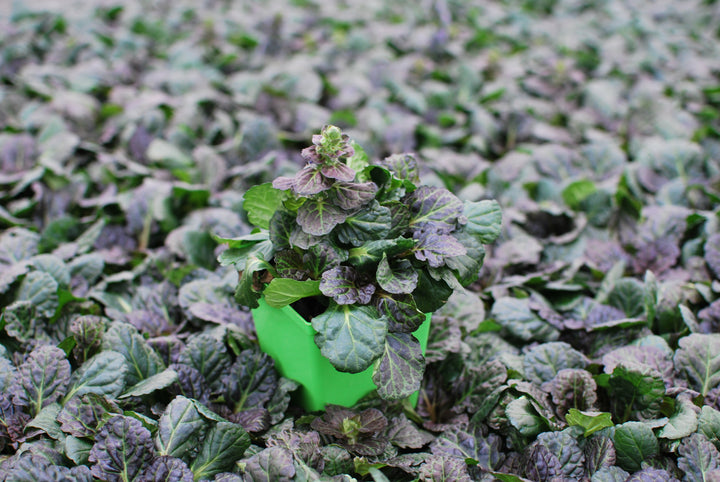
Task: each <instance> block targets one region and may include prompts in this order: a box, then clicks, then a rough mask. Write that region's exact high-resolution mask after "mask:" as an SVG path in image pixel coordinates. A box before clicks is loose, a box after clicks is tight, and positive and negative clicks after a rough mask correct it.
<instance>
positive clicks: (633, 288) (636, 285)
mask: <svg viewBox="0 0 720 482" xmlns="http://www.w3.org/2000/svg"><path fill="white" fill-rule="evenodd" d="M607 302H608V304H609V305H610V306H614V307H615V308H618V309H620V310H622V311H623V312H624V313H625V315H627V317H628V318H634V317H638V316H642V315H643V314H644V313H645V286H644V285H643V284H642V282H640V281H639V280H637V279H635V278H621V279H619V280H617V282H616V283H615V286H613V288H612V290H611V291H610V293H609V294H608V300H607Z"/></svg>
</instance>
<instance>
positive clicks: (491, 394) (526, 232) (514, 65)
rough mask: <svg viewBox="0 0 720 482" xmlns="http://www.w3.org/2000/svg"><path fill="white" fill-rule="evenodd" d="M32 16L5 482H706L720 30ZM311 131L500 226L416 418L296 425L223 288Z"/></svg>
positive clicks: (12, 278) (21, 76)
mask: <svg viewBox="0 0 720 482" xmlns="http://www.w3.org/2000/svg"><path fill="white" fill-rule="evenodd" d="M23 3H24V2H17V4H16V5H15V7H14V8H13V9H12V14H11V15H10V16H8V17H6V18H2V19H0V32H2V34H1V35H0V165H1V170H0V225H1V226H2V232H1V233H0V308H1V310H2V311H1V312H2V317H1V318H0V481H3V482H5V481H8V482H9V481H26V480H27V481H58V480H70V481H72V480H78V481H90V480H105V481H150V480H152V481H155V480H167V481H170V480H173V481H181V480H182V481H185V480H187V481H190V480H218V481H262V480H267V481H282V480H328V481H329V480H334V481H351V480H374V481H385V480H393V481H395V480H397V481H403V480H422V481H467V480H482V481H484V480H487V481H489V480H502V481H516V480H538V481H549V480H556V481H560V480H591V481H593V482H609V481H625V480H628V481H630V480H632V481H668V480H676V479H677V480H687V481H717V480H720V282H719V280H718V277H719V276H720V220H719V219H718V206H719V205H720V31H719V29H718V25H720V5H718V4H717V2H715V1H713V0H706V1H699V0H698V1H695V0H687V1H683V2H677V1H673V0H656V1H629V0H626V1H623V0H607V1H603V2H594V1H590V0H556V1H553V0H542V1H538V2H534V1H520V0H500V1H492V2H490V1H488V2H465V1H460V0H455V1H451V0H436V1H430V0H428V1H420V2H413V1H396V2H385V1H381V0H365V1H363V2H340V1H337V2H334V1H328V2H320V1H315V0H294V1H291V0H284V1H281V0H264V1H239V0H238V1H235V2H232V1H220V0H218V1H211V0H207V1H190V0H184V1H149V0H129V1H122V2H121V1H119V0H102V1H98V2H95V4H94V6H88V5H87V4H86V5H84V6H83V7H81V8H78V6H77V5H74V4H73V3H67V4H65V3H60V2H57V3H55V4H53V5H51V6H52V10H51V11H41V10H33V9H31V8H30V7H28V6H27V5H25V6H23V5H22V4H23ZM39 3H42V2H39ZM87 3H91V2H87ZM474 4H477V5H474ZM29 5H32V2H30V4H29ZM326 124H334V125H337V126H340V127H341V128H342V129H343V130H344V131H345V132H347V133H348V134H349V135H350V136H351V137H352V138H353V139H355V140H356V141H357V142H358V144H359V145H361V146H362V147H363V148H364V150H365V152H366V153H367V155H368V159H369V160H370V162H372V163H375V162H378V163H379V162H382V160H383V159H384V158H385V157H386V156H388V155H391V154H398V153H404V152H412V153H414V154H415V155H416V157H417V159H418V161H419V169H420V174H421V178H422V180H423V183H425V184H428V185H431V186H438V187H444V188H447V189H448V190H450V191H451V192H453V193H454V194H455V195H457V197H458V198H460V199H461V200H463V201H482V200H486V199H496V200H497V201H498V202H499V204H500V206H501V208H502V218H503V224H502V232H501V234H500V237H499V238H498V239H497V241H495V242H494V243H492V244H491V245H488V246H486V257H485V263H484V266H483V268H482V271H481V273H480V280H479V281H478V282H476V283H473V284H472V285H470V286H468V287H467V288H466V289H465V290H463V291H462V292H460V293H458V294H454V295H453V296H452V297H451V298H450V299H449V301H448V302H447V304H446V305H445V306H443V307H442V308H441V309H440V310H439V311H438V312H436V313H435V315H434V316H433V320H432V326H431V333H430V341H429V346H428V350H427V353H426V355H425V359H426V362H427V368H426V370H425V373H424V377H423V382H422V388H421V393H420V397H419V402H418V404H417V406H416V407H413V406H411V405H410V404H408V403H403V402H401V401H394V402H393V401H386V400H380V399H377V398H373V397H370V398H368V399H367V400H363V401H361V402H360V403H359V404H358V405H357V406H355V407H351V408H340V407H333V406H330V407H328V408H327V410H326V411H323V412H315V413H307V412H305V411H303V410H302V409H300V408H299V407H297V406H296V405H295V404H293V403H292V396H293V392H294V391H296V390H297V384H296V383H295V382H293V381H291V380H288V379H285V378H283V377H281V376H279V375H278V374H277V372H276V370H275V368H274V366H273V362H272V359H270V358H269V357H268V356H267V355H264V354H263V353H262V352H261V351H260V350H259V348H258V346H257V343H256V339H255V334H254V328H253V323H252V319H251V317H250V313H249V311H247V310H246V309H245V308H243V307H242V306H241V305H240V304H239V303H238V302H237V301H236V300H235V290H236V287H237V284H238V272H237V270H236V269H235V268H234V267H233V266H224V265H223V263H222V262H221V261H222V259H223V257H222V253H223V250H224V249H225V246H223V243H222V242H220V240H223V239H228V238H236V237H240V236H246V235H248V234H250V233H251V229H252V228H251V224H250V223H249V221H248V219H247V216H246V213H245V211H244V210H243V209H242V204H243V195H244V193H245V192H246V191H247V190H248V189H250V188H251V187H253V186H257V185H259V184H262V183H266V182H270V181H272V180H273V179H274V178H276V177H277V176H278V175H287V176H291V175H293V173H295V172H297V170H298V169H299V168H301V167H302V164H303V162H304V161H303V160H302V158H301V156H300V152H301V150H302V149H303V148H305V147H306V146H308V145H309V144H310V140H311V138H312V136H313V135H314V134H317V133H318V132H319V131H320V129H321V128H322V126H323V125H326ZM218 258H220V261H218Z"/></svg>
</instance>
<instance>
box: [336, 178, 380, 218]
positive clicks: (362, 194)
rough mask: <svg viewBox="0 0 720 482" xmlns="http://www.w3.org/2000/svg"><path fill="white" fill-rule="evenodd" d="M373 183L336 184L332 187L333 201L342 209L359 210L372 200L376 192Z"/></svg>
mask: <svg viewBox="0 0 720 482" xmlns="http://www.w3.org/2000/svg"><path fill="white" fill-rule="evenodd" d="M377 189H378V187H377V185H376V184H375V183H374V182H363V183H357V182H336V183H335V184H334V185H333V191H332V195H333V200H334V202H335V203H336V204H337V205H338V206H340V207H341V208H342V209H345V210H348V211H352V210H355V209H359V208H361V207H363V206H364V205H366V204H367V203H369V202H370V201H372V200H373V198H374V197H375V193H376V192H377Z"/></svg>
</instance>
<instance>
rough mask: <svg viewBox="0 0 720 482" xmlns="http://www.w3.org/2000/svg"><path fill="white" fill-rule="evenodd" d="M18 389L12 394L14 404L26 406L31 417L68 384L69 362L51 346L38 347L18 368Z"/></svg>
mask: <svg viewBox="0 0 720 482" xmlns="http://www.w3.org/2000/svg"><path fill="white" fill-rule="evenodd" d="M18 375H19V381H20V385H22V390H17V391H16V392H15V400H14V403H16V404H18V405H29V406H30V411H31V413H32V414H37V413H38V412H40V410H41V409H42V408H43V407H44V406H46V405H49V404H51V403H53V402H55V401H56V400H57V399H59V398H60V397H61V396H63V395H64V394H65V391H66V390H67V387H68V384H69V383H70V362H69V361H68V360H67V358H66V357H65V352H64V351H62V350H61V349H60V348H57V347H55V346H51V345H42V346H40V347H38V348H36V349H35V350H33V352H32V353H30V356H29V357H28V359H27V360H26V361H25V362H24V363H23V364H22V365H20V368H19V370H18Z"/></svg>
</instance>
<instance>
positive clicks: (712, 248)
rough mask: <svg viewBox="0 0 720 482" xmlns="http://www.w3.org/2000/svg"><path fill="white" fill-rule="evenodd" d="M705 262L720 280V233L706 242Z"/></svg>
mask: <svg viewBox="0 0 720 482" xmlns="http://www.w3.org/2000/svg"><path fill="white" fill-rule="evenodd" d="M705 262H706V263H707V265H708V266H709V267H710V269H711V270H712V272H713V273H715V277H716V278H720V233H717V234H713V235H712V236H710V237H708V239H707V241H705Z"/></svg>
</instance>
